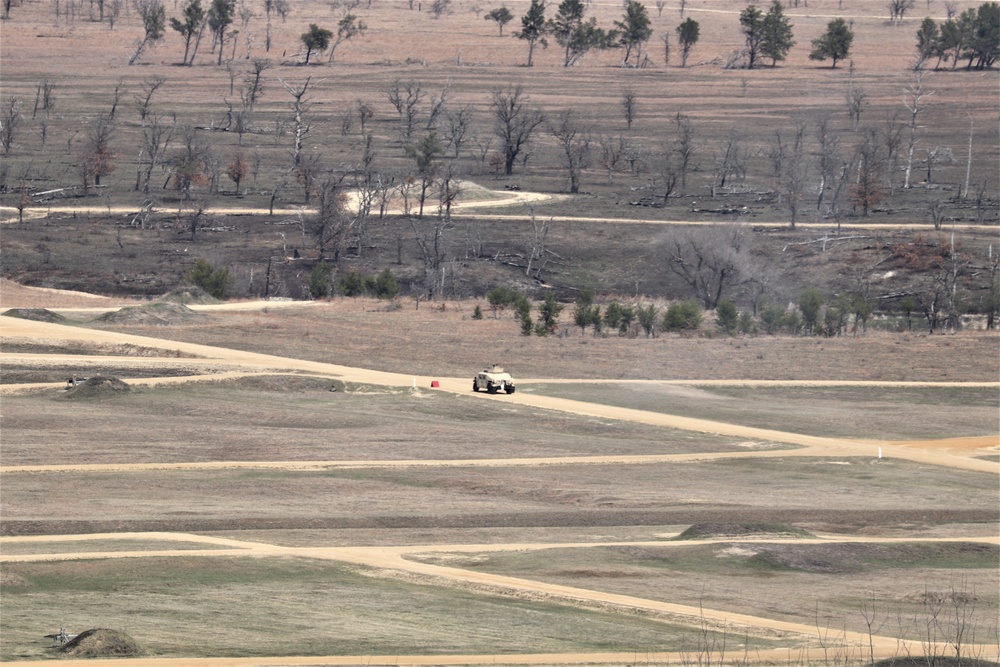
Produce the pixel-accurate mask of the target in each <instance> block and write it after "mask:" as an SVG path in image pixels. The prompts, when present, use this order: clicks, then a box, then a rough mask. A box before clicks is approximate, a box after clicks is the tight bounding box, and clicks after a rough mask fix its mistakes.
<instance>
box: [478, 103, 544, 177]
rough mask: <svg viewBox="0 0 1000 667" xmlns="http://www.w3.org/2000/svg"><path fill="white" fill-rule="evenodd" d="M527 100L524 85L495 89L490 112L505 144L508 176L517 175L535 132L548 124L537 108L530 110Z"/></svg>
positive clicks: (495, 127)
mask: <svg viewBox="0 0 1000 667" xmlns="http://www.w3.org/2000/svg"><path fill="white" fill-rule="evenodd" d="M526 98H527V96H526V95H525V94H524V90H523V89H522V88H521V86H520V85H516V86H508V87H507V88H494V89H493V93H492V95H491V96H490V108H491V109H492V110H493V114H494V117H495V120H496V123H495V125H494V131H495V133H496V135H497V137H498V138H499V139H500V143H501V144H502V150H503V157H504V174H505V175H507V176H510V175H512V174H513V173H514V162H515V161H516V160H517V158H518V156H519V155H520V154H521V152H522V151H523V150H524V149H525V147H526V146H527V144H528V142H529V141H530V140H531V136H532V135H533V134H534V132H535V130H536V129H538V127H539V126H540V125H541V124H542V123H543V122H545V115H544V114H543V113H542V112H541V110H540V109H537V108H528V107H527V106H526V101H527V99H526Z"/></svg>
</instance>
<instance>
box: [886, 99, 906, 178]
mask: <svg viewBox="0 0 1000 667" xmlns="http://www.w3.org/2000/svg"><path fill="white" fill-rule="evenodd" d="M905 129H906V126H905V124H903V123H902V122H901V121H900V120H899V117H898V115H897V114H895V113H893V114H892V115H891V116H889V117H887V118H886V119H885V126H884V128H883V129H882V141H883V142H884V143H885V170H884V171H885V189H886V190H887V191H888V193H889V196H890V197H892V196H893V195H895V194H896V171H897V169H896V166H897V163H898V161H899V153H900V149H901V147H902V145H903V131H904V130H905Z"/></svg>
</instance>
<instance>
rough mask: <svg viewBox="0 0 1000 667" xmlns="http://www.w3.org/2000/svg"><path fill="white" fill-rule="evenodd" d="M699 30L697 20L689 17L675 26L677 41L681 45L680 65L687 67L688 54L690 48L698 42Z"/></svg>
mask: <svg viewBox="0 0 1000 667" xmlns="http://www.w3.org/2000/svg"><path fill="white" fill-rule="evenodd" d="M700 32H701V27H700V26H699V25H698V22H697V21H695V20H694V19H692V18H690V17H689V18H688V19H687V20H686V21H684V23H681V24H680V25H679V26H677V41H678V43H680V45H681V67H687V61H688V54H689V53H691V48H692V47H694V45H695V44H697V43H698V36H699V33H700Z"/></svg>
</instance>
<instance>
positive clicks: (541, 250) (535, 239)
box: [524, 207, 551, 279]
mask: <svg viewBox="0 0 1000 667" xmlns="http://www.w3.org/2000/svg"><path fill="white" fill-rule="evenodd" d="M528 212H529V214H530V215H529V218H530V220H531V231H532V233H531V241H530V243H529V244H528V246H529V247H528V253H527V254H528V266H527V268H526V269H525V271H524V275H526V276H528V277H529V278H531V277H532V276H531V272H532V271H534V272H535V275H534V277H535V278H536V279H541V277H542V271H543V270H544V269H545V264H546V259H547V257H546V254H545V252H546V250H545V239H546V238H547V237H548V235H549V223H550V222H551V220H539V219H538V218H537V217H536V216H535V210H534V209H533V208H530V207H529V208H528ZM536 262H537V264H536Z"/></svg>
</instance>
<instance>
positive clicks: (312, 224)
mask: <svg viewBox="0 0 1000 667" xmlns="http://www.w3.org/2000/svg"><path fill="white" fill-rule="evenodd" d="M342 186H343V176H342V175H338V174H334V173H333V172H331V171H327V172H326V173H325V175H324V178H323V179H322V180H321V181H319V182H318V185H317V188H316V197H317V199H318V202H317V206H316V213H315V214H314V215H313V216H310V217H309V218H308V219H307V221H306V227H307V231H308V233H309V234H310V235H311V236H312V239H313V244H314V246H315V248H316V250H317V251H318V252H319V257H320V259H332V261H333V262H334V263H336V262H337V261H338V260H339V259H340V253H341V252H342V250H343V244H344V241H345V238H346V234H347V232H348V230H349V223H350V221H351V217H350V215H348V213H347V208H346V193H345V192H344V190H343V187H342ZM330 255H332V256H330Z"/></svg>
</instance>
